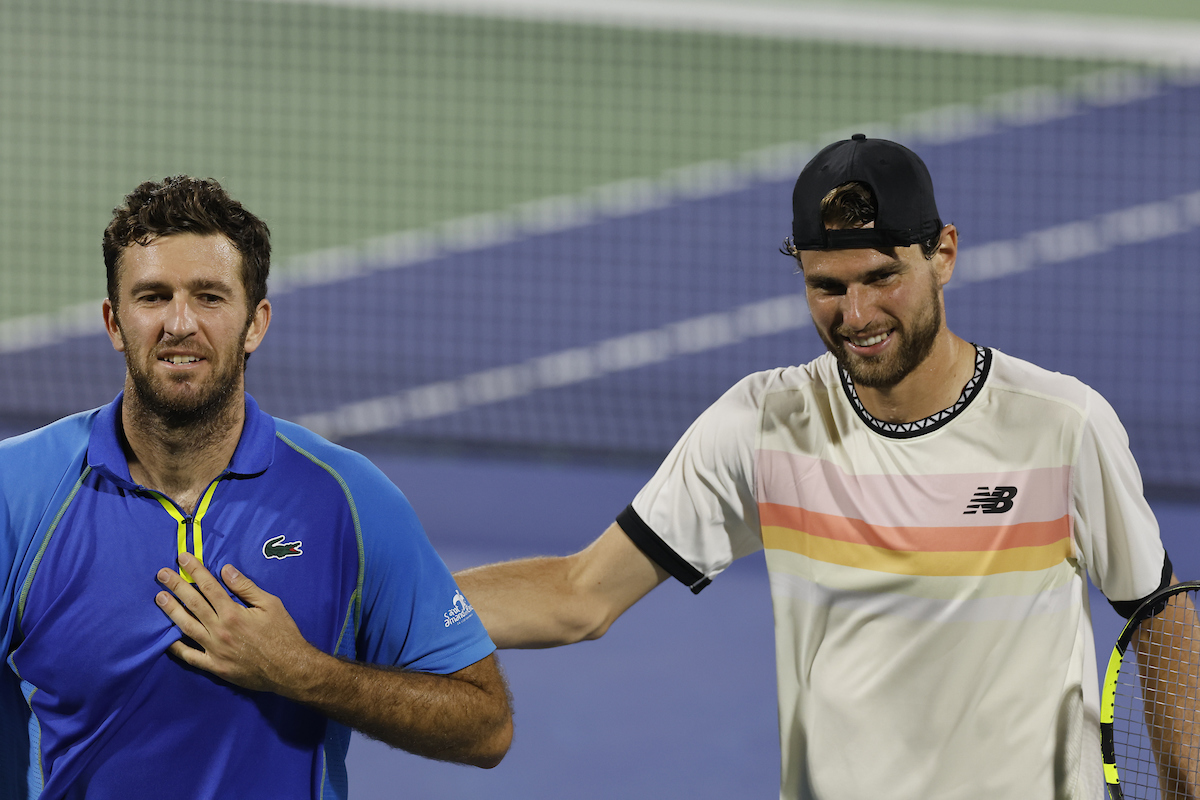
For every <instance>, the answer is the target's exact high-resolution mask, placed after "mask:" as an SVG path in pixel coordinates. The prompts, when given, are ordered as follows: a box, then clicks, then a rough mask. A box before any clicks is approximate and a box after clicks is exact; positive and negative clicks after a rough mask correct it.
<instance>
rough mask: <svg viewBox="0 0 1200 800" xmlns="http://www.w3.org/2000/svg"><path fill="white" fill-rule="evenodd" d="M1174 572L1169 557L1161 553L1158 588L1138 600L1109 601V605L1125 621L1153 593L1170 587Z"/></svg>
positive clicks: (1164, 552)
mask: <svg viewBox="0 0 1200 800" xmlns="http://www.w3.org/2000/svg"><path fill="white" fill-rule="evenodd" d="M1174 572H1175V568H1174V567H1172V566H1171V557H1170V556H1169V555H1167V552H1166V551H1165V550H1164V551H1163V568H1162V579H1161V580H1160V581H1159V582H1158V588H1157V589H1155V590H1154V592H1151V593H1150V594H1148V595H1146V596H1145V597H1143V598H1140V599H1138V600H1109V601H1108V602H1109V605H1111V606H1112V607H1113V609H1114V610H1115V611H1116V612H1117V613H1118V614H1120V615H1121V616H1122V617H1124V618H1125V619H1129V618H1130V617H1132V616H1133V612H1135V611H1137V610H1138V609H1139V608H1141V607H1142V603H1144V602H1146V601H1147V600H1149V599H1150V596H1151V595H1153V594H1154V593H1155V592H1161V591H1162V590H1163V589H1165V588H1167V587H1168V586H1170V585H1171V574H1172V573H1174Z"/></svg>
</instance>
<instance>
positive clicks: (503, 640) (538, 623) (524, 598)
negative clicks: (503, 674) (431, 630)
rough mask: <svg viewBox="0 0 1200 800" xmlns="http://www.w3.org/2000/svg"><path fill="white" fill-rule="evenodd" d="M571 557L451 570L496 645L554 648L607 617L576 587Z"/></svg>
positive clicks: (600, 628) (592, 634) (593, 630)
mask: <svg viewBox="0 0 1200 800" xmlns="http://www.w3.org/2000/svg"><path fill="white" fill-rule="evenodd" d="M572 567H573V564H572V563H571V557H570V556H565V557H545V558H527V559H522V560H520V561H508V562H504V563H500V564H489V565H488V566H484V567H475V568H473V569H468V570H465V571H463V572H458V573H455V575H454V579H455V580H456V581H457V582H458V585H459V588H460V589H462V591H463V594H465V595H466V596H467V600H468V601H469V602H470V603H471V607H472V608H474V609H475V613H476V614H478V615H479V619H480V621H482V622H483V626H484V627H485V628H487V631H488V635H489V636H491V637H492V641H493V642H495V643H496V646H497V647H500V648H537V647H557V646H559V645H564V644H571V643H573V642H578V641H581V640H584V639H595V638H598V637H599V636H601V635H602V634H603V633H604V631H605V630H606V629H607V627H608V624H609V622H608V621H607V620H606V619H605V616H604V615H603V614H602V613H601V609H600V608H599V607H598V606H596V605H594V604H593V603H591V602H589V599H588V597H587V595H586V593H583V592H577V591H576V589H575V584H574V580H573V574H572V573H573V570H572Z"/></svg>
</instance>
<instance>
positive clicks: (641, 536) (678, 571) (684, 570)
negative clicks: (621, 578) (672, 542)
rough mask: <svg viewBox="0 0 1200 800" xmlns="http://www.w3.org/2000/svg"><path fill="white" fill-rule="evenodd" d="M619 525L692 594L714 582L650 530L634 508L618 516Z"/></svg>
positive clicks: (640, 548) (647, 555) (650, 557)
mask: <svg viewBox="0 0 1200 800" xmlns="http://www.w3.org/2000/svg"><path fill="white" fill-rule="evenodd" d="M617 524H618V525H620V526H621V530H623V531H625V535H626V536H628V537H629V538H630V539H632V540H633V543H634V544H636V545H637V546H638V549H639V550H641V551H642V552H643V553H645V554H646V557H647V558H649V559H650V560H651V561H653V562H654V563H656V564H658V565H659V566H660V567H662V568H663V569H665V570H666V571H667V572H668V573H670V575H671V577H673V578H675V580H677V581H679V582H680V583H682V584H683V585H685V586H687V587H688V588H689V589H691V590H692V594H699V593H700V590H701V589H703V588H704V587H705V586H708V584H710V583H711V582H712V581H711V580H709V579H708V578H706V577H705V576H704V573H702V572H701V571H700V570H698V569H696V568H695V567H693V566H692V565H691V564H689V563H688V562H687V561H685V560H684V559H683V558H682V557H681V556H680V555H679V554H678V553H676V552H675V551H674V550H672V549H671V548H670V546H669V545H668V544H667V543H666V542H664V541H663V540H662V539H660V538H659V536H658V534H657V533H655V532H654V531H652V530H650V526H649V525H647V524H646V523H645V522H643V521H642V518H641V517H639V516H638V513H637V512H636V511H634V510H633V506H626V507H625V510H624V511H622V512H621V513H620V514H618V515H617Z"/></svg>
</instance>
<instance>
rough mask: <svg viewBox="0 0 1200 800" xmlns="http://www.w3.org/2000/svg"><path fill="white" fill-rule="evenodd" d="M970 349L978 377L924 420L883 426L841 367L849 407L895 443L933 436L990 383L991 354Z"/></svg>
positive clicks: (972, 377) (990, 352)
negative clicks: (896, 441)
mask: <svg viewBox="0 0 1200 800" xmlns="http://www.w3.org/2000/svg"><path fill="white" fill-rule="evenodd" d="M971 346H972V347H974V348H975V374H974V375H972V376H971V380H969V381H967V385H966V386H964V387H963V390H962V393H961V394H960V395H959V396H958V399H957V400H955V401H954V405H952V406H950V407H949V408H946V409H943V410H941V411H939V412H937V413H936V414H932V415H930V416H928V417H925V418H924V419H918V420H914V421H913V422H884V421H883V420H881V419H878V418H876V417H873V416H872V415H871V412H869V411H867V409H866V407H865V406H863V404H862V401H861V400H859V399H858V392H857V391H856V390H855V388H854V381H853V380H851V379H850V374H849V373H848V372H846V370H844V369H842V367H841V365H840V364H839V365H838V372H839V373H840V374H841V376H842V390H843V391H845V393H846V399H848V400H849V401H850V405H852V406H853V407H854V410H855V412H857V413H858V416H859V418H860V419H861V420H862V421H863V422H865V423H867V425H868V426H870V428H871V429H872V430H874V431H875V432H876V433H879V434H882V435H884V436H888V437H890V438H893V439H911V438H913V437H914V436H922V435H924V434H926V433H932V432H933V431H936V430H938V429H939V428H941V427H943V426H944V425H946V424H947V423H949V422H950V420H952V419H954V418H955V417H957V416H958V415H959V414H961V413H962V412H963V409H965V408H966V407H967V406H968V405H970V404H971V401H972V400H974V399H975V398H976V397H977V396H978V395H979V390H980V389H981V388H982V387H983V383H984V381H985V380H987V376H988V372H989V370H990V368H991V366H992V351H991V350H989V349H988V348H986V347H981V346H979V345H977V344H974V343H972V345H971Z"/></svg>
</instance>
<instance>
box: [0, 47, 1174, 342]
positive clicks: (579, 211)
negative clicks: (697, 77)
mask: <svg viewBox="0 0 1200 800" xmlns="http://www.w3.org/2000/svg"><path fill="white" fill-rule="evenodd" d="M1160 91H1162V85H1161V83H1160V82H1159V81H1157V80H1155V79H1152V78H1149V77H1147V76H1144V75H1139V74H1137V73H1135V72H1131V71H1128V70H1125V69H1110V70H1104V71H1101V72H1097V73H1092V74H1088V75H1082V76H1079V77H1077V78H1075V79H1073V80H1071V81H1069V82H1068V83H1067V84H1066V85H1065V86H1064V87H1063V88H1061V89H1058V88H1053V87H1049V86H1028V87H1023V88H1021V89H1018V90H1014V91H1009V92H1004V93H1000V94H996V95H992V96H989V97H986V98H984V99H983V100H981V101H980V102H979V103H977V104H957V105H950V106H943V107H940V108H933V109H924V110H921V111H919V112H913V113H911V114H908V115H906V116H904V117H903V118H901V119H900V120H899V121H898V122H897V123H896V124H894V125H888V124H885V123H863V124H859V125H854V126H850V127H848V128H845V129H841V130H835V131H828V132H826V133H825V134H822V135H820V136H818V137H817V138H816V140H815V142H813V143H810V142H784V143H781V144H777V145H773V146H771V147H766V148H762V149H758V150H753V151H749V152H746V153H743V154H741V155H739V156H737V157H736V158H733V159H728V160H714V161H705V162H701V163H698V164H689V165H686V166H684V167H679V168H676V169H671V170H667V171H666V172H664V173H662V174H660V175H658V176H655V177H647V178H632V179H629V180H624V181H619V182H616V183H611V184H605V185H602V186H596V187H592V188H590V189H587V190H585V191H583V192H580V193H578V194H574V195H563V196H556V197H546V198H541V199H539V200H535V201H531V202H528V203H522V204H519V205H516V206H513V207H511V208H507V209H503V210H501V211H497V212H489V213H483V214H476V215H472V216H468V217H460V218H457V219H452V220H447V221H445V222H442V223H440V224H438V225H435V226H433V227H430V228H425V229H419V230H413V231H401V232H399V233H395V234H390V235H387V236H381V237H376V238H372V239H368V240H366V241H364V242H361V243H359V244H357V245H353V246H345V247H334V248H328V249H324V250H317V251H314V252H310V253H305V254H302V255H299V256H294V257H292V258H290V259H288V260H287V261H285V262H283V263H282V264H275V265H272V271H273V275H272V277H271V281H270V294H271V296H272V297H278V296H279V295H280V294H282V293H284V292H287V291H291V290H294V289H299V288H302V287H306V286H317V285H322V284H328V283H335V282H338V281H344V280H348V279H351V278H356V277H361V276H364V275H369V274H371V273H374V272H378V271H382V270H392V269H397V268H401V267H406V266H411V265H413V264H419V263H423V262H426V261H429V260H430V259H433V258H436V257H438V256H440V255H447V254H453V253H463V252H470V251H477V250H482V249H485V248H488V247H495V246H497V245H500V244H504V243H506V242H512V241H518V240H520V239H523V238H527V237H530V236H536V235H540V234H545V233H552V232H558V231H565V230H571V229H575V228H579V227H582V226H584V225H588V224H592V223H595V222H598V221H601V220H604V219H618V218H622V217H628V216H632V215H635V214H639V213H643V212H646V211H650V210H653V209H656V208H664V207H666V206H669V205H670V204H672V203H675V202H679V201H681V200H689V199H699V198H704V197H715V196H718V195H721V194H727V193H729V192H733V191H737V190H739V189H742V188H745V187H748V186H750V185H752V184H753V183H756V182H762V181H779V180H787V179H792V178H794V177H795V176H796V175H798V174H799V172H800V170H801V168H803V166H804V164H805V163H806V162H807V161H808V159H809V158H810V157H811V156H812V155H813V154H814V153H815V152H816V151H817V149H818V148H819V147H820V146H823V145H824V144H827V143H829V142H832V141H836V140H838V139H845V138H847V137H848V136H850V134H852V133H855V132H858V131H861V132H863V133H866V134H868V135H869V136H878V137H883V138H888V139H893V140H896V141H900V142H903V143H905V144H908V145H910V146H912V147H919V146H920V145H921V144H923V143H924V144H946V143H950V142H957V141H965V140H969V139H972V138H976V137H979V136H984V135H986V134H989V133H992V132H994V131H996V130H1000V129H1006V128H1019V127H1025V126H1032V125H1038V124H1041V123H1044V122H1048V121H1050V120H1054V119H1060V118H1063V117H1068V116H1071V115H1073V114H1077V113H1081V112H1084V111H1086V110H1088V109H1089V108H1095V107H1104V106H1116V105H1121V104H1124V103H1130V102H1134V101H1136V100H1140V99H1143V98H1147V97H1151V96H1153V95H1155V94H1157V93H1159V92H1160ZM784 233H786V231H784V232H781V234H780V238H782V236H783V235H784ZM100 303H101V299H96V300H90V301H86V302H82V303H77V304H74V305H71V306H67V307H64V308H61V309H57V310H55V311H51V312H47V313H42V314H31V315H27V316H23V317H16V318H13V319H9V320H2V321H0V354H4V353H15V352H21V351H24V350H29V349H33V348H37V347H45V346H49V345H53V344H57V343H60V342H64V341H68V340H70V339H73V338H76V337H79V336H90V335H94V334H97V333H101V332H103V330H104V327H103V324H102V320H101V317H100Z"/></svg>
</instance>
